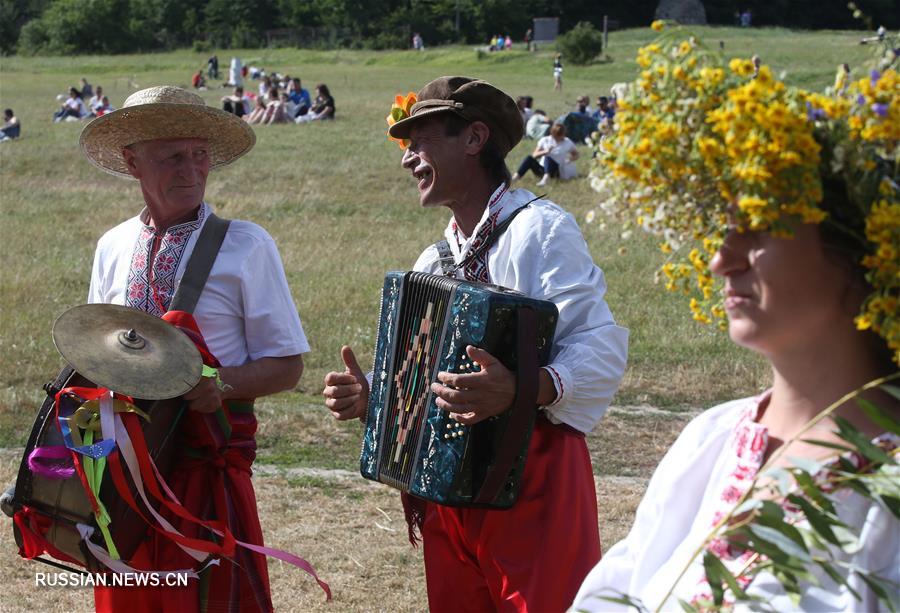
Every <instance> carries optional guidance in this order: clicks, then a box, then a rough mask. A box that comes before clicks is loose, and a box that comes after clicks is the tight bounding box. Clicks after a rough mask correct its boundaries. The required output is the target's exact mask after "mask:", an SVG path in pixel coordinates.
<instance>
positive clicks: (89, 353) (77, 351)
mask: <svg viewBox="0 0 900 613" xmlns="http://www.w3.org/2000/svg"><path fill="white" fill-rule="evenodd" d="M53 343H54V344H55V345H56V349H57V350H58V351H59V353H60V354H61V355H62V357H63V358H64V359H65V360H66V362H68V363H69V364H70V365H71V366H72V368H74V369H75V370H77V371H78V372H79V373H80V374H82V375H83V376H85V377H86V378H88V379H90V380H91V381H93V382H94V383H95V384H96V385H98V386H101V387H106V388H109V389H111V390H113V391H115V392H119V393H121V394H125V395H128V396H132V397H134V398H140V399H143V400H163V399H165V398H175V397H176V396H180V395H182V394H184V393H185V392H187V391H189V390H191V389H193V388H194V386H196V385H197V383H198V382H199V381H200V375H201V373H202V369H203V360H202V358H201V357H200V352H199V351H198V350H197V347H196V346H195V345H194V343H193V342H191V340H190V339H189V338H188V337H187V336H186V335H185V334H184V333H183V332H181V331H180V330H179V329H178V328H176V327H175V326H173V325H171V324H170V323H168V322H166V321H164V320H162V319H160V318H158V317H154V316H153V315H150V314H149V313H145V312H143V311H138V310H137V309H132V308H129V307H124V306H119V305H115V304H82V305H80V306H77V307H73V308H71V309H69V310H68V311H66V312H65V313H63V314H62V315H60V316H59V318H58V319H57V320H56V323H54V324H53Z"/></svg>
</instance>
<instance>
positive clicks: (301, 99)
mask: <svg viewBox="0 0 900 613" xmlns="http://www.w3.org/2000/svg"><path fill="white" fill-rule="evenodd" d="M288 96H290V98H291V102H293V103H294V107H295V108H294V114H293V115H292V117H299V116H300V115H306V114H307V113H308V112H309V108H310V107H311V106H312V101H311V100H310V98H309V91H307V90H305V89H303V86H302V85H301V84H300V79H299V78H297V77H294V78H293V79H291V82H290V85H288Z"/></svg>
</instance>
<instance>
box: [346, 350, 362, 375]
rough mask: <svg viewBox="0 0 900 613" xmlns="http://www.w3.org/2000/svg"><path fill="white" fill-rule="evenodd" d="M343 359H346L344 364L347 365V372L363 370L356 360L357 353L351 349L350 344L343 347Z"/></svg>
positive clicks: (353, 372)
mask: <svg viewBox="0 0 900 613" xmlns="http://www.w3.org/2000/svg"><path fill="white" fill-rule="evenodd" d="M341 359H342V360H343V361H344V366H346V367H347V372H349V373H352V374H356V373H358V372H362V368H360V367H359V362H357V361H356V355H354V353H353V350H352V349H350V346H349V345H344V346H343V347H341Z"/></svg>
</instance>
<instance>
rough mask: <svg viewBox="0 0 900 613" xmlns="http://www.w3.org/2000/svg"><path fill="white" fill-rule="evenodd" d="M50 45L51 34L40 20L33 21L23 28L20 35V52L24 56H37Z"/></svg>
mask: <svg viewBox="0 0 900 613" xmlns="http://www.w3.org/2000/svg"><path fill="white" fill-rule="evenodd" d="M49 43H50V34H49V33H47V27H46V26H45V25H44V22H43V21H41V20H40V19H33V20H31V21H29V22H28V23H26V24H25V25H24V26H22V31H21V32H20V33H19V45H18V51H19V53H21V54H22V55H36V54H38V53H41V52H42V51H44V49H45V48H46V47H47V45H48V44H49Z"/></svg>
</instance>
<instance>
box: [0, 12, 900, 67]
mask: <svg viewBox="0 0 900 613" xmlns="http://www.w3.org/2000/svg"><path fill="white" fill-rule="evenodd" d="M657 4H658V0H555V1H553V0H0V52H2V53H4V54H10V53H22V54H71V53H104V54H106V53H126V52H141V51H151V50H164V49H173V48H180V47H189V46H192V45H193V46H194V47H195V48H197V49H198V50H203V49H207V48H229V47H261V46H265V45H266V44H267V43H268V42H269V39H268V38H267V36H266V33H267V32H270V31H272V30H296V31H298V32H301V33H303V35H302V37H301V38H300V39H299V40H298V39H297V38H294V39H292V40H291V44H292V45H299V46H311V47H315V46H321V47H324V46H327V47H334V46H342V47H351V48H371V49H388V48H400V49H402V48H408V47H409V44H410V36H411V34H412V33H413V32H419V33H420V34H421V35H422V37H423V38H424V40H425V41H426V44H429V45H435V44H444V43H454V42H464V43H477V42H485V41H487V40H488V39H489V38H490V37H491V36H494V35H496V34H502V35H504V36H505V35H507V34H510V35H512V36H513V37H514V39H515V40H521V39H522V38H523V36H524V34H525V31H526V30H527V29H528V28H529V27H531V24H532V21H531V20H532V18H534V17H558V18H559V20H560V31H561V32H565V31H567V30H569V29H571V28H572V27H574V26H575V25H576V24H577V23H579V22H582V21H584V22H589V23H593V24H594V25H595V26H597V27H600V26H601V24H602V20H603V16H604V15H607V16H609V18H610V19H612V20H613V21H614V22H615V23H616V24H617V26H618V27H623V28H624V27H638V26H645V25H647V24H649V23H650V21H651V20H652V19H653V16H654V12H655V10H656V7H657ZM703 4H704V6H705V8H706V14H707V20H708V21H709V23H712V24H731V23H733V22H734V17H735V14H736V13H738V12H740V11H743V10H747V9H749V10H750V11H751V12H752V14H753V25H754V26H764V25H779V26H787V27H796V28H816V29H819V28H835V29H841V28H859V27H860V22H859V21H856V20H854V18H853V17H852V15H851V12H850V11H849V10H848V9H847V7H846V4H845V3H844V2H842V1H835V2H822V0H705V1H704V2H703ZM856 4H857V6H858V7H859V8H860V9H861V10H862V11H863V12H864V13H866V14H867V15H869V16H870V17H872V19H873V22H874V23H875V25H876V27H877V25H880V24H882V25H885V26H886V27H889V28H896V27H897V26H898V21H900V10H898V8H900V7H898V5H900V2H898V0H857V1H856ZM326 34H327V35H326Z"/></svg>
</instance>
